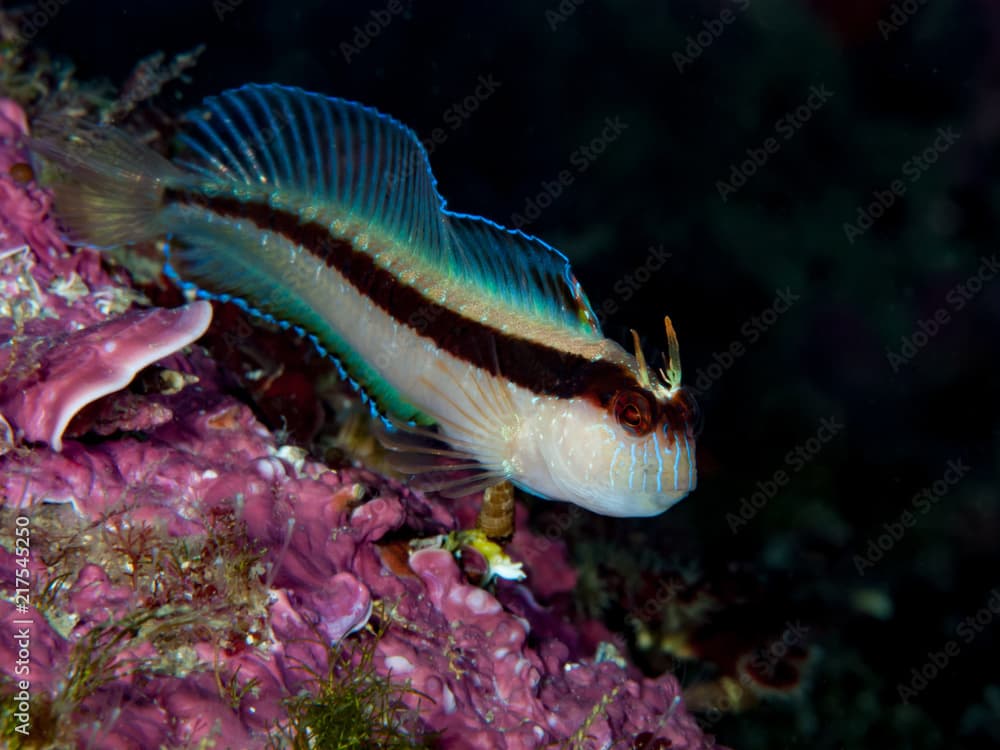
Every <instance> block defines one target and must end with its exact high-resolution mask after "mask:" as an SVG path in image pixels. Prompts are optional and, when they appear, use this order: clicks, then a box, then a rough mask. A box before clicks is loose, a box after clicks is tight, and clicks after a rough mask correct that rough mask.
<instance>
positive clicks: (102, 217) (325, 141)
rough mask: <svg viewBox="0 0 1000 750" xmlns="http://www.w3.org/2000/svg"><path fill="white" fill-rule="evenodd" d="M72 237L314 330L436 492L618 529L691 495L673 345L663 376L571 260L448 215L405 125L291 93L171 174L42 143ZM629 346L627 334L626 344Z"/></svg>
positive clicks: (188, 140) (99, 141) (220, 120)
mask: <svg viewBox="0 0 1000 750" xmlns="http://www.w3.org/2000/svg"><path fill="white" fill-rule="evenodd" d="M31 145H32V147H33V148H34V150H35V151H36V152H37V153H38V154H40V155H41V156H42V157H43V158H45V159H46V160H47V161H49V162H50V163H51V165H52V166H54V167H55V168H56V171H57V173H58V176H57V179H56V182H55V190H56V204H55V205H56V209H57V212H58V214H59V216H60V218H61V220H62V221H63V223H64V224H65V225H66V227H67V229H68V231H69V232H70V236H71V237H72V238H73V239H75V240H77V241H79V242H82V243H86V244H90V245H94V246H98V247H101V246H109V245H119V244H128V243H134V242H141V241H149V240H154V239H160V238H163V237H168V238H169V239H168V243H167V244H168V252H167V264H168V273H170V274H172V275H174V276H175V277H176V278H177V279H179V280H180V281H181V282H182V283H184V284H188V285H191V286H192V287H194V288H196V289H197V290H198V291H199V293H201V294H202V295H203V296H207V297H210V298H214V299H219V300H233V301H236V302H238V303H239V304H241V305H242V306H244V307H245V308H247V309H249V310H250V311H252V312H255V313H257V314H261V315H265V316H267V317H270V318H272V319H275V320H277V321H279V322H281V323H282V324H283V325H285V326H286V327H293V328H295V329H296V330H298V331H300V332H302V333H304V334H306V335H308V336H309V337H310V338H311V339H312V340H313V342H314V343H315V344H316V346H317V347H319V349H320V350H321V351H322V352H324V353H325V354H328V355H329V356H331V357H333V358H334V359H335V360H336V361H337V362H338V366H339V367H340V369H341V374H342V375H343V376H344V377H345V378H347V379H348V380H349V381H350V382H351V383H352V384H353V385H354V386H355V387H356V388H357V389H359V390H360V391H361V392H362V394H363V395H364V396H365V397H366V398H367V399H368V400H370V402H371V404H372V406H373V408H374V410H375V411H376V413H377V414H378V415H379V416H380V417H381V418H382V420H381V421H382V423H383V427H382V429H380V430H379V433H380V437H381V439H382V441H383V443H384V444H385V445H386V447H387V448H389V449H390V450H391V451H392V452H393V455H395V457H396V459H397V463H398V464H399V465H400V466H402V467H403V468H404V469H405V470H407V471H408V472H410V473H412V474H415V475H418V476H420V477H422V478H423V480H424V486H425V487H428V488H431V489H436V490H439V491H442V492H446V493H447V494H452V495H464V494H471V493H473V492H476V491H479V490H483V489H487V488H491V487H494V486H496V485H498V484H500V483H502V482H505V481H509V482H511V483H513V484H514V485H516V486H517V487H520V488H521V489H523V490H526V491H527V492H529V493H532V494H534V495H538V496H540V497H543V498H548V499H556V500H565V501H570V502H573V503H576V504H577V505H580V506H582V507H584V508H588V509H590V510H592V511H595V512H597V513H603V514H607V515H612V516H649V515H655V514H658V513H660V512H662V511H664V510H666V509H667V508H668V507H670V506H671V505H672V504H673V503H675V502H677V501H678V500H680V499H681V498H682V497H684V496H685V495H686V494H688V493H689V492H690V491H691V490H692V489H693V488H694V487H695V482H696V471H695V454H694V419H695V416H694V412H695V408H696V407H695V404H694V400H693V398H692V397H691V396H690V395H689V393H688V391H686V390H685V389H684V388H682V387H681V384H680V363H679V360H678V353H677V339H676V336H675V335H674V332H673V327H672V326H671V324H670V321H669V318H668V319H667V320H666V328H667V337H668V342H669V357H668V358H665V360H666V362H665V368H664V369H663V370H659V371H653V370H651V369H650V368H649V367H648V365H647V364H646V362H645V359H644V357H643V355H642V351H641V350H640V349H639V345H638V337H637V336H635V339H636V341H635V343H636V355H635V356H632V355H630V354H628V353H627V352H626V351H625V350H624V349H623V348H622V347H621V346H619V345H618V344H617V343H615V342H614V341H611V340H610V339H608V338H605V337H604V336H603V334H602V333H601V330H600V327H599V325H598V322H597V319H596V317H595V315H594V313H593V310H592V309H591V306H590V303H589V302H588V301H587V297H586V295H585V294H584V292H583V290H582V289H581V288H580V284H579V282H578V281H577V280H576V278H575V277H574V275H573V273H572V271H571V270H570V267H569V263H568V261H567V259H566V257H565V256H563V255H562V254H560V253H559V252H558V251H556V250H555V249H553V248H552V247H550V246H549V245H547V244H546V243H544V242H543V241H541V240H539V239H537V238H535V237H530V236H528V235H526V234H524V233H522V232H520V231H515V230H510V229H505V228H504V227H501V226H499V225H497V224H495V223H493V222H492V221H489V220H488V219H484V218H481V217H478V216H470V215H466V214H461V213H456V212H454V211H450V210H448V209H446V208H445V202H444V200H443V199H442V198H441V196H440V195H439V194H438V192H437V189H436V181H435V178H434V176H433V174H432V173H431V171H430V165H429V163H428V160H427V154H426V152H425V150H424V148H423V146H422V145H421V143H420V141H419V140H418V139H417V138H416V136H415V135H414V133H413V132H412V131H411V130H409V129H408V128H407V127H405V126H404V125H402V124H400V123H399V122H397V121H396V120H394V119H392V118H390V117H388V116H386V115H383V114H380V113H379V112H377V111H375V110H374V109H371V108H369V107H365V106H362V105H359V104H355V103H352V102H347V101H344V100H341V99H335V98H330V97H326V96H321V95H318V94H312V93H308V92H305V91H301V90H299V89H294V88H290V87H285V86H278V85H266V86H265V85H249V86H245V87H242V88H239V89H235V90H231V91H227V92H224V93H222V94H220V95H219V96H216V97H210V98H208V99H207V100H206V101H205V103H204V105H203V106H202V107H201V108H199V109H198V110H197V111H195V112H193V113H191V114H190V115H188V116H187V117H186V118H185V120H184V124H183V127H182V130H181V134H180V136H179V153H178V154H177V156H176V157H175V158H174V159H173V160H172V161H171V160H167V159H166V158H164V157H163V156H160V155H159V154H157V153H155V152H154V151H153V150H151V149H149V148H148V147H146V146H144V145H142V144H140V143H138V142H137V141H136V140H134V139H132V138H131V137H129V136H128V135H126V134H124V133H123V132H121V131H119V130H116V129H113V128H105V127H98V126H83V127H81V128H79V129H77V130H75V131H73V132H64V133H58V132H54V133H52V134H50V135H48V136H43V137H40V138H35V139H33V140H32V143H31ZM633 335H634V332H633Z"/></svg>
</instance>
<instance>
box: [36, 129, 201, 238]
mask: <svg viewBox="0 0 1000 750" xmlns="http://www.w3.org/2000/svg"><path fill="white" fill-rule="evenodd" d="M40 127H41V131H40V132H41V135H39V136H37V137H32V138H30V139H29V146H30V147H31V149H32V151H33V152H34V153H35V154H37V155H38V156H41V157H42V159H43V160H44V161H45V162H47V165H48V166H50V167H51V168H52V169H50V170H48V172H49V174H47V177H48V182H49V183H50V184H51V185H52V187H53V188H54V190H55V208H56V213H57V214H58V216H59V218H60V220H61V221H62V223H63V224H65V226H66V228H67V229H68V230H69V231H68V233H69V237H70V238H71V239H73V240H74V241H78V242H80V243H82V244H88V245H95V246H98V247H108V246H111V245H123V244H129V243H133V242H141V241H144V240H150V239H153V238H155V237H157V236H159V235H160V234H162V233H163V231H164V228H163V227H161V226H160V224H159V221H158V217H159V210H160V206H161V203H162V197H163V190H164V188H165V187H167V186H171V185H176V184H178V183H184V182H187V181H190V179H191V177H190V176H189V175H188V174H187V173H185V172H184V171H182V170H180V169H179V168H177V167H176V166H174V165H173V164H171V163H170V162H169V161H167V159H165V158H164V157H162V156H160V155H159V154H158V153H156V152H155V151H153V150H152V149H151V148H149V147H148V146H146V145H144V144H142V143H140V142H139V141H137V140H136V139H134V138H133V137H132V136H130V135H128V134H127V133H124V132H123V131H121V130H117V129H115V128H109V127H99V126H96V125H84V126H82V127H80V128H78V129H74V130H73V131H66V130H65V129H60V128H59V127H58V126H54V125H53V124H52V123H49V122H43V123H41V126H40Z"/></svg>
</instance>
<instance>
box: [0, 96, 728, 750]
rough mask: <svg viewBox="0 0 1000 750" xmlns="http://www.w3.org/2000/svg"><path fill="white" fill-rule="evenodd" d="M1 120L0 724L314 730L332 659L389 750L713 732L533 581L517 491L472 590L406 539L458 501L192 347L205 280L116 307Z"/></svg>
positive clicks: (561, 577)
mask: <svg viewBox="0 0 1000 750" xmlns="http://www.w3.org/2000/svg"><path fill="white" fill-rule="evenodd" d="M25 128H26V122H25V118H24V116H23V114H22V113H21V112H20V110H19V109H18V108H17V107H16V106H15V105H13V104H12V103H11V102H7V101H2V102H0V342H3V345H2V346H0V369H2V370H3V378H2V385H0V414H2V415H3V417H4V424H3V425H0V426H3V427H4V430H3V431H0V500H2V504H3V507H2V511H0V521H2V524H3V529H4V530H3V533H2V535H0V538H2V540H3V544H2V547H0V581H2V586H3V589H4V591H5V596H4V599H3V600H0V630H2V633H3V637H2V638H0V700H2V702H3V705H2V708H0V719H2V721H0V732H2V733H3V742H5V743H6V744H7V745H9V746H12V747H17V746H20V745H19V743H23V744H24V746H29V745H30V746H32V747H34V746H53V747H55V746H59V747H63V746H67V745H69V746H78V747H101V748H109V749H112V750H114V749H118V748H121V749H122V750H124V749H125V748H153V747H174V748H196V747H214V748H240V749H241V750H242V749H245V748H269V747H285V746H295V747H325V746H335V745H324V744H323V742H324V741H330V740H324V738H325V737H331V736H333V735H332V734H329V732H331V731H333V729H336V728H338V727H339V725H337V724H336V721H335V718H332V717H334V716H335V711H334V709H337V710H341V709H343V705H347V704H343V705H342V704H335V701H336V700H339V699H338V698H337V697H336V696H338V695H341V694H340V693H338V692H337V689H336V686H337V682H338V680H344V681H346V682H347V683H348V684H350V685H352V686H363V685H372V684H374V685H376V686H377V685H382V686H383V687H385V686H388V688H391V690H392V695H393V696H394V697H393V698H392V699H391V700H390V702H389V703H388V704H383V705H381V708H379V709H377V710H376V708H374V707H373V704H371V703H364V704H360V705H354V706H353V707H352V708H351V710H354V711H358V712H360V713H359V714H358V715H359V716H361V717H367V718H365V721H367V722H369V723H371V724H372V725H373V726H375V728H376V729H378V726H377V725H381V728H382V730H383V733H385V731H386V730H387V729H391V731H389V732H388V736H390V737H395V739H394V740H393V742H394V743H396V744H392V745H391V746H392V747H403V746H413V747H437V748H456V749H458V748H484V749H492V748H497V749H501V750H504V749H506V750H515V749H520V748H542V747H577V748H595V749H596V748H645V747H649V748H653V747H656V748H663V747H670V748H677V749H681V748H708V747H714V742H713V740H712V739H711V738H710V737H706V736H704V735H703V734H702V732H701V730H700V728H699V727H698V725H697V724H696V722H695V720H694V718H693V717H692V716H691V715H690V714H689V713H687V711H686V710H685V708H684V705H683V701H682V699H681V697H680V689H679V686H678V684H677V681H676V680H675V679H674V678H673V677H672V676H669V675H667V676H663V677H660V678H658V679H648V678H644V677H642V676H641V675H640V674H638V672H637V671H636V670H635V669H634V668H633V667H629V666H625V667H623V666H621V664H622V663H624V662H621V660H620V659H614V660H605V661H596V660H595V658H594V656H593V651H594V645H595V644H594V643H593V642H592V639H590V638H585V637H583V636H582V635H581V633H583V632H584V631H585V630H587V628H586V627H585V625H586V624H585V623H576V622H574V621H573V619H572V618H571V616H570V614H569V610H568V607H567V606H566V605H565V603H563V604H557V603H556V602H557V601H562V602H565V601H566V600H568V598H569V597H568V594H569V592H570V591H571V590H572V588H573V586H574V583H575V576H574V574H573V571H572V569H571V567H570V566H569V564H568V562H567V559H566V554H565V548H564V545H563V544H562V543H561V542H560V541H553V540H550V539H545V538H542V537H540V536H536V535H533V534H532V532H531V531H530V529H528V528H526V518H525V515H524V513H523V511H521V513H520V515H519V530H518V534H517V537H516V539H515V541H514V543H513V544H512V545H511V547H510V553H511V555H512V556H513V557H514V558H515V559H518V560H521V561H523V562H524V564H525V570H526V572H527V573H528V577H527V579H526V580H525V581H523V582H513V581H499V582H496V583H495V584H493V585H492V587H491V588H482V587H481V586H479V585H478V577H477V576H476V575H473V574H472V571H473V570H474V569H475V555H474V554H473V553H472V552H471V551H470V553H469V554H465V555H462V556H461V557H460V558H456V556H454V555H453V554H451V553H450V552H447V551H445V550H443V549H436V548H433V547H431V548H423V549H421V550H420V551H417V552H413V551H412V550H411V548H410V547H409V544H408V543H409V541H411V540H415V539H428V538H432V537H434V536H436V535H439V534H446V533H448V532H451V531H455V530H456V529H459V528H463V527H467V526H468V525H469V523H470V518H471V516H472V513H473V511H472V508H474V503H473V502H472V499H469V500H467V501H465V502H451V501H445V500H441V499H439V498H437V497H434V496H429V497H428V496H424V495H422V494H419V493H416V492H413V491H411V490H410V489H409V488H407V487H405V486H404V485H401V484H400V483H398V482H397V481H395V480H392V479H386V478H384V477H381V476H379V475H377V474H375V473H373V472H371V471H368V470H365V469H361V468H341V469H338V470H333V469H331V468H329V467H328V466H326V465H324V464H323V463H321V462H318V461H315V460H312V459H310V458H308V457H307V455H306V454H305V452H304V451H302V450H300V449H298V448H294V447H290V446H283V445H281V444H280V443H279V442H278V440H277V438H276V437H275V435H274V434H272V433H271V432H270V431H268V430H267V429H266V428H265V427H264V426H263V425H262V424H261V423H260V422H259V421H258V420H257V418H256V417H255V416H254V411H253V408H252V405H251V404H248V403H246V402H245V401H243V400H241V398H240V393H239V392H236V391H234V389H233V388H232V387H231V383H232V380H231V379H227V376H226V373H225V371H224V369H223V368H221V367H220V365H219V364H217V363H216V362H215V361H214V360H213V359H212V358H211V357H210V356H209V355H208V353H207V352H206V351H205V350H204V349H202V348H201V347H199V346H198V345H197V344H193V345H192V342H193V341H195V339H197V338H198V336H199V335H200V334H201V333H202V332H203V331H204V329H205V327H206V326H208V324H209V320H210V317H211V311H210V308H209V306H208V304H207V303H204V302H199V303H194V304H192V305H189V306H186V307H181V308H178V309H173V310H166V309H157V308H141V307H137V306H135V303H136V302H139V301H141V300H142V299H143V297H142V295H141V294H140V293H138V292H136V291H135V290H134V289H132V288H131V286H130V282H129V279H128V277H127V275H126V274H124V273H122V272H116V271H109V270H108V265H107V264H106V263H103V262H102V259H101V258H100V256H99V254H98V253H96V252H95V251H92V250H88V249H73V250H71V249H68V248H67V247H66V246H65V244H64V243H63V242H62V240H61V239H60V235H59V233H58V231H57V230H56V228H55V225H54V224H53V220H52V218H51V217H50V213H49V211H50V203H49V201H50V199H49V196H48V195H47V194H46V193H45V192H44V191H43V190H41V189H40V188H39V187H38V186H37V185H36V184H35V183H34V182H33V181H28V182H25V181H24V180H18V179H15V178H14V177H12V176H11V168H12V167H13V166H14V165H15V164H22V163H27V162H28V161H29V160H28V155H27V154H26V153H24V152H23V150H19V149H20V146H19V145H18V138H19V136H20V135H21V134H22V133H23V132H24V129H25ZM15 171H17V172H23V170H15ZM154 363H156V364H155V365H154ZM149 365H154V368H155V369H154V370H152V371H149V370H147V371H146V372H140V370H142V369H143V368H147V367H148V366H149ZM150 373H152V374H150ZM153 375H156V376H157V377H153ZM136 376H138V378H137V380H136V381H135V382H133V384H132V386H131V387H126V386H127V385H128V383H129V382H130V381H133V378H136ZM139 381H141V384H140V383H139ZM243 398H245V395H244V396H243ZM85 404H89V405H88V406H86V407H85V408H82V409H81V407H83V406H84V405H85ZM74 415H75V416H74ZM64 435H65V437H64ZM16 529H27V532H25V533H24V534H22V535H21V536H30V548H29V552H27V553H25V550H24V548H23V545H22V546H19V544H20V543H18V542H17V538H18V534H15V530H16ZM591 625H592V624H591ZM589 630H590V631H594V628H593V627H590V628H589ZM18 634H22V635H21V636H20V640H19V639H18ZM24 634H26V635H24ZM609 635H610V634H609ZM19 664H22V665H25V666H26V669H25V670H20V671H19V670H17V666H18V665H19ZM345 666H346V668H345ZM366 670H367V671H366ZM372 680H374V681H375V682H372ZM19 681H24V683H26V684H27V689H26V693H27V694H29V695H30V700H29V701H28V702H27V703H24V702H19V698H18V694H19V691H21V690H23V689H24V688H23V684H24V683H22V684H21V685H19ZM352 689H357V690H358V691H360V690H362V689H363V687H356V688H355V687H352ZM364 689H368V688H364ZM372 689H373V690H374V689H375V688H372ZM357 694H358V695H365V696H367V695H369V694H368V693H361V692H359V693H357ZM371 695H376V693H374V692H373V693H371ZM22 697H23V696H22ZM366 700H367V699H366ZM348 703H349V701H348ZM338 706H339V708H338ZM21 709H24V710H23V711H22V710H21ZM343 710H346V709H343ZM366 711H367V712H368V713H366ZM387 711H391V713H392V715H391V716H390V715H389V714H388V713H386V712H387ZM379 712H382V713H379ZM356 723H357V721H355V724H356ZM348 728H349V729H350V731H355V732H360V731H361V729H360V728H359V727H358V726H354V725H352V726H350V727H348ZM404 735H405V737H404ZM359 736H360V735H359ZM371 736H372V737H380V736H382V735H378V734H377V733H376V734H373V735H371ZM407 737H408V738H409V739H408V740H407V741H410V740H412V744H410V745H406V744H402V743H403V741H404V739H406V738H407ZM32 738H33V739H32ZM387 741H388V740H384V739H372V740H369V744H368V745H364V744H356V745H351V746H352V747H355V746H358V747H361V746H372V747H376V746H382V744H383V743H384V742H387Z"/></svg>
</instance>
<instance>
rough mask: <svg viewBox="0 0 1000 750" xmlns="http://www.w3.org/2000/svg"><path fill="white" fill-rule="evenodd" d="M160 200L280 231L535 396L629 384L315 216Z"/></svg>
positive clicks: (602, 399)
mask: <svg viewBox="0 0 1000 750" xmlns="http://www.w3.org/2000/svg"><path fill="white" fill-rule="evenodd" d="M164 198H165V200H167V201H170V202H178V203H182V204H186V205H195V206H200V207H203V208H205V209H208V210H210V211H213V212H215V213H216V214H219V215H220V216H224V217H226V218H229V219H244V220H249V221H252V222H253V223H254V225H256V226H257V228H258V229H261V230H265V231H269V232H274V233H276V234H280V235H281V236H282V237H284V238H285V239H287V240H288V241H289V242H292V243H294V244H296V245H301V246H302V247H304V248H306V249H307V250H308V251H309V252H310V253H312V254H313V255H314V256H315V257H317V258H319V259H321V260H322V261H323V262H324V263H325V264H326V265H327V266H328V267H331V268H334V269H336V270H337V271H338V272H339V273H340V274H341V275H342V276H344V278H346V279H347V281H348V282H350V284H351V285H352V286H354V288H355V289H357V290H358V291H359V292H361V293H362V294H364V295H365V296H366V297H368V298H369V299H370V300H371V301H372V302H373V303H374V304H375V305H377V306H378V307H379V308H380V309H382V310H383V311H385V312H386V313H387V314H388V315H390V316H391V317H392V318H394V319H395V320H396V321H398V322H399V323H402V324H403V325H406V326H408V327H410V328H412V329H413V330H415V331H416V332H417V333H418V334H420V335H421V336H426V337H428V338H430V339H432V340H433V341H434V342H435V343H436V344H437V345H438V347H440V348H441V349H443V350H444V351H446V352H448V353H449V354H452V355H454V356H455V357H458V358H459V359H462V360H464V361H466V362H469V363H470V364H472V365H474V366H476V367H479V368H481V369H483V370H486V371H488V372H490V373H492V374H494V375H500V376H502V377H505V378H508V379H509V380H512V381H513V382H514V383H516V384H518V385H520V386H522V387H524V388H527V389H529V390H531V391H532V392H533V393H536V394H538V395H549V396H558V397H560V398H574V397H577V396H583V397H587V398H590V399H592V400H594V401H595V402H597V403H599V404H601V405H602V406H607V405H608V404H609V403H610V402H611V399H612V398H613V397H614V394H615V393H616V392H617V391H618V390H619V389H621V388H625V387H635V379H634V378H633V377H632V376H631V374H630V373H629V372H628V371H627V370H625V369H624V368H622V367H621V366H619V365H616V364H614V363H612V362H607V361H605V360H598V361H596V362H594V361H591V360H589V359H587V358H585V357H581V356H580V355H578V354H573V353H571V352H563V351H560V350H559V349H556V348H554V347H551V346H546V345H545V344H540V343H537V342H535V341H530V340H527V339H523V338H519V337H517V336H512V335H510V334H506V333H503V332H501V331H498V330H497V329H495V328H493V327H491V326H488V325H485V324H484V323H481V322H479V321H476V320H471V319H469V318H466V317H465V316H464V315H461V314H460V313H457V312H455V311H454V310H451V309H450V308H448V307H446V306H445V305H442V304H440V303H438V302H435V301H434V300H431V299H428V298H427V297H426V296H424V295H423V294H422V293H421V292H420V291H419V290H417V289H414V288H413V287H411V286H408V285H406V284H404V283H402V282H400V281H399V280H398V279H397V278H396V277H395V275H394V274H392V273H391V272H390V271H387V270H386V269H384V268H382V267H381V266H378V265H376V263H375V261H374V260H373V259H372V257H371V256H370V255H368V254H367V253H365V252H362V251H360V250H356V249H355V248H354V247H353V245H351V243H350V242H348V241H347V240H343V239H339V238H337V237H334V236H333V235H331V234H330V231H329V230H328V229H327V228H326V227H325V226H323V225H322V224H319V223H318V222H313V221H310V222H303V221H302V220H301V219H300V218H299V217H298V216H296V215H295V214H294V213H291V212H289V211H282V210H278V209H275V208H273V207H272V206H270V205H268V204H266V203H261V202H244V201H241V200H239V199H236V198H231V197H227V196H206V195H203V194H200V193H196V192H191V191H187V190H168V191H167V192H166V195H165V196H164Z"/></svg>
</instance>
